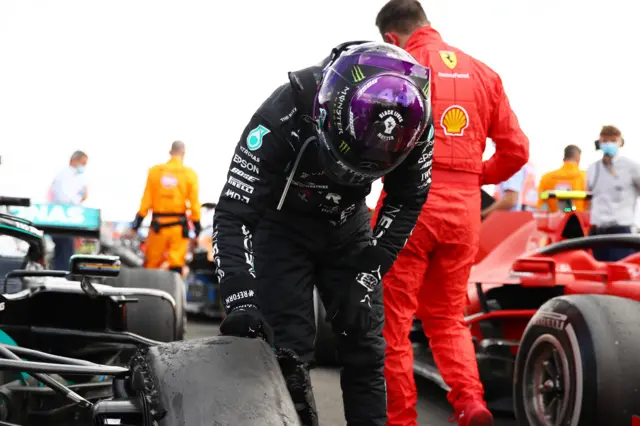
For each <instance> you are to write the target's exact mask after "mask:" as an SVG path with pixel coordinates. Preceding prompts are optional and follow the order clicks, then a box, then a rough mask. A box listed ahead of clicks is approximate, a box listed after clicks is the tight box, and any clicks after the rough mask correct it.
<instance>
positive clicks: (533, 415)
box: [514, 295, 640, 426]
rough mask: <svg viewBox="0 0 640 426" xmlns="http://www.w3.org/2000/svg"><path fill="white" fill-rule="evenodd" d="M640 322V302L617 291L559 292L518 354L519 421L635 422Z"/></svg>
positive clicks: (578, 425) (579, 425) (534, 424)
mask: <svg viewBox="0 0 640 426" xmlns="http://www.w3.org/2000/svg"><path fill="white" fill-rule="evenodd" d="M638 324H640V303H638V302H636V301H634V300H629V299H623V298H620V297H614V296H602V295H572V296H560V297H556V298H554V299H551V300H550V301H548V302H547V303H545V304H544V305H542V307H541V308H540V310H539V311H538V312H537V313H536V315H534V316H533V318H532V319H531V321H530V322H529V325H528V326H527V329H526V330H525V332H524V335H523V337H522V341H521V344H520V348H519V350H518V355H517V357H516V368H515V374H514V405H515V411H516V417H517V419H518V424H526V425H531V426H539V425H558V426H560V425H562V426H564V425H570V426H583V425H584V426H586V425H624V424H628V425H630V424H631V418H632V417H633V415H634V414H636V415H637V414H640V397H639V396H638V386H640V368H639V367H640V365H639V364H640V362H639V361H638V353H640V331H639V329H638ZM545 416H546V418H545Z"/></svg>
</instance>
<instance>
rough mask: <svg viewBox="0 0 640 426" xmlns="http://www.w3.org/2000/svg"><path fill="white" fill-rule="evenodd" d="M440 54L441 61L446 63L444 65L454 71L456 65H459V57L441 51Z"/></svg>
mask: <svg viewBox="0 0 640 426" xmlns="http://www.w3.org/2000/svg"><path fill="white" fill-rule="evenodd" d="M439 53H440V59H442V62H444V64H445V65H446V66H447V67H449V69H454V68H455V67H456V65H458V57H457V56H456V54H455V53H454V52H449V51H447V50H441V51H440V52H439Z"/></svg>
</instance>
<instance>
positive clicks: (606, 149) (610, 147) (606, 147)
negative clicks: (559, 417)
mask: <svg viewBox="0 0 640 426" xmlns="http://www.w3.org/2000/svg"><path fill="white" fill-rule="evenodd" d="M618 148H619V147H618V143H617V142H600V149H601V150H602V152H603V153H604V155H606V156H607V157H613V156H614V155H616V154H617V153H618Z"/></svg>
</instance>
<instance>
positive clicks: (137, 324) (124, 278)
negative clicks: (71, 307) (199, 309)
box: [107, 268, 187, 342]
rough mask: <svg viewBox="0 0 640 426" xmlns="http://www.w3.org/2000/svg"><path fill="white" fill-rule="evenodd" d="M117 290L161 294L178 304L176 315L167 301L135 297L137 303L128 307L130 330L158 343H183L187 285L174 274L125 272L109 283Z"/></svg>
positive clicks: (108, 282)
mask: <svg viewBox="0 0 640 426" xmlns="http://www.w3.org/2000/svg"><path fill="white" fill-rule="evenodd" d="M107 284H108V285H112V286H114V287H127V288H145V289H154V290H162V291H164V292H166V293H168V294H169V295H170V296H171V297H173V299H174V300H175V302H176V305H175V311H174V309H173V307H172V306H171V304H170V303H168V302H167V300H164V299H161V298H158V297H154V296H139V297H138V296H136V298H137V299H139V300H138V302H135V303H127V305H126V309H127V329H128V331H130V332H132V333H135V334H139V335H141V336H143V337H147V338H149V339H153V340H157V341H159V342H173V341H175V340H182V339H184V335H185V328H186V325H187V318H186V311H185V310H184V306H185V304H186V294H185V288H184V282H183V281H182V278H181V277H180V275H178V274H177V273H175V272H173V271H165V270H161V269H142V268H122V269H121V270H120V275H119V276H118V277H117V278H111V279H109V280H107Z"/></svg>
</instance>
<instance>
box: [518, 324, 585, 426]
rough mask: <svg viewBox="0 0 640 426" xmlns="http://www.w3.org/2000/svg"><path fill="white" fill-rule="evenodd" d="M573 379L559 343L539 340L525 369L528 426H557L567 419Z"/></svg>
mask: <svg viewBox="0 0 640 426" xmlns="http://www.w3.org/2000/svg"><path fill="white" fill-rule="evenodd" d="M573 379H574V378H573V377H572V374H571V371H570V369H569V359H568V357H567V354H566V353H565V351H564V348H563V347H562V344H561V343H560V341H559V340H558V339H557V338H555V337H554V336H552V335H550V334H544V335H542V336H540V337H538V338H537V339H536V340H535V342H533V345H531V349H530V350H529V354H528V355H527V360H526V361H525V366H524V378H523V386H524V392H523V394H524V395H523V396H524V401H523V402H524V408H525V412H526V415H527V419H528V420H529V424H531V425H539V426H559V425H561V424H563V423H564V421H565V420H567V416H568V415H570V405H571V395H572V394H573V392H572V383H573Z"/></svg>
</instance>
